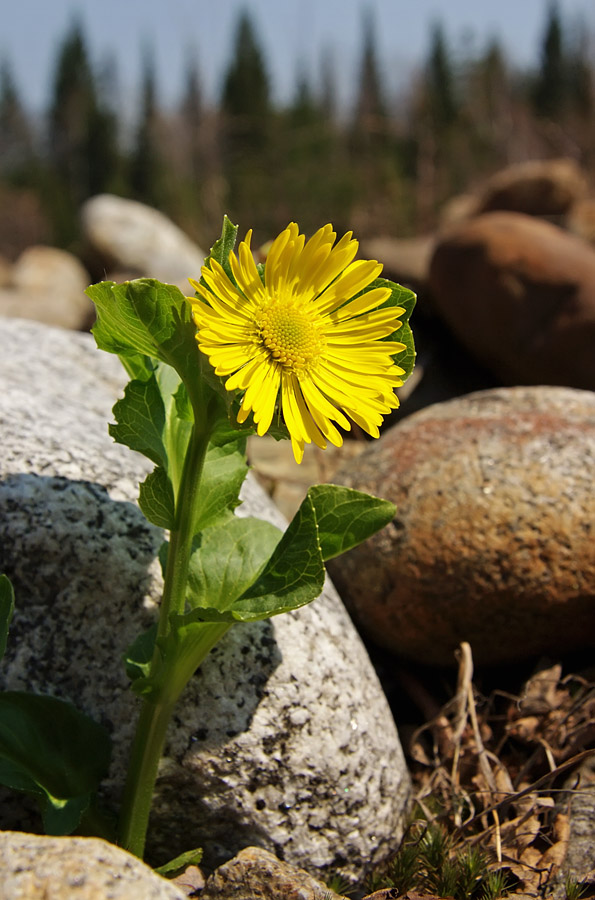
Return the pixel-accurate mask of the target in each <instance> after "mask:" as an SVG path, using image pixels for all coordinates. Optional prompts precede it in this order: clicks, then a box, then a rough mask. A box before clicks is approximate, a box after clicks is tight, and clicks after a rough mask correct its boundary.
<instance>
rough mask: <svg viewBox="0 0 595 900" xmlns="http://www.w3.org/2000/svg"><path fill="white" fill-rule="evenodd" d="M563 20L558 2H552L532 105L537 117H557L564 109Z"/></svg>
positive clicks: (565, 91)
mask: <svg viewBox="0 0 595 900" xmlns="http://www.w3.org/2000/svg"><path fill="white" fill-rule="evenodd" d="M567 89H568V83H567V71H566V62H565V58H564V38H563V32H562V21H561V18H560V14H559V11H558V7H557V5H556V3H551V4H550V7H549V12H548V20H547V23H546V27H545V31H544V35H543V41H542V46H541V61H540V66H539V71H538V73H537V78H536V80H535V86H534V89H533V98H532V99H533V107H534V109H535V112H536V113H537V115H538V116H542V117H543V118H548V119H551V118H554V117H555V116H557V115H559V113H560V112H561V110H562V108H563V106H564V102H565V98H566V95H567Z"/></svg>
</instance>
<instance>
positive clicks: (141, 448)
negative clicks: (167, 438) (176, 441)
mask: <svg viewBox="0 0 595 900" xmlns="http://www.w3.org/2000/svg"><path fill="white" fill-rule="evenodd" d="M113 414H114V418H115V419H116V422H115V424H112V425H110V426H109V433H110V435H111V436H112V437H113V439H114V440H115V441H116V442H117V443H118V444H124V445H125V446H127V447H130V449H131V450H136V451H138V452H139V453H142V454H144V456H147V457H148V458H149V459H150V460H152V462H154V463H156V464H157V465H159V466H164V467H167V451H166V449H165V446H164V443H163V432H164V430H165V406H164V403H163V398H162V396H161V391H160V388H159V385H158V383H157V378H156V377H155V374H154V373H152V374H151V376H150V377H149V378H148V379H147V380H146V381H137V380H134V381H130V382H129V383H128V384H127V385H126V388H125V390H124V397H123V398H122V399H121V400H118V401H117V403H116V404H115V406H114V408H113Z"/></svg>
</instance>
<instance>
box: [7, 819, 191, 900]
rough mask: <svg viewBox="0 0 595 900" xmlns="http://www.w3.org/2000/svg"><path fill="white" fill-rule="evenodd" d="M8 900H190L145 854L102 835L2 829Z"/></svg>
mask: <svg viewBox="0 0 595 900" xmlns="http://www.w3.org/2000/svg"><path fill="white" fill-rule="evenodd" d="M0 883H1V884H2V900H39V898H40V897H43V898H44V900H70V898H76V900H139V898H141V897H142V900H184V898H185V896H186V895H185V894H184V893H182V891H181V890H180V889H179V888H177V887H176V886H175V885H173V884H172V883H171V882H169V881H166V879H165V878H161V877H160V876H159V875H156V874H155V872H153V871H152V869H150V868H149V867H148V866H146V865H145V864H144V863H143V862H141V861H140V859H137V858H136V857H135V856H131V855H130V854H129V853H126V852H125V851H124V850H121V849H120V848H119V847H114V845H113V844H108V843H107V842H106V841H102V840H100V839H99V838H80V837H77V838H55V837H43V836H40V835H35V834H22V833H20V832H10V831H9V832H4V833H2V834H0Z"/></svg>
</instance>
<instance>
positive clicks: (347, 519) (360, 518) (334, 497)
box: [308, 484, 396, 560]
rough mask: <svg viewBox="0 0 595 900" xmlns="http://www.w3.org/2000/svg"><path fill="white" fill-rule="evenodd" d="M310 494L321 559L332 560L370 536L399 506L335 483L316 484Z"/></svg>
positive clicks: (390, 518)
mask: <svg viewBox="0 0 595 900" xmlns="http://www.w3.org/2000/svg"><path fill="white" fill-rule="evenodd" d="M308 497H309V498H310V500H311V501H312V504H313V506H314V509H315V511H316V523H317V525H318V540H319V542H320V547H321V552H322V558H323V559H324V560H327V559H333V557H335V556H339V554H340V553H345V551H346V550H350V549H351V548H352V547H357V545H358V544H361V542H362V541H365V540H366V539H367V538H369V537H371V536H372V535H373V534H375V533H376V532H377V531H380V529H381V528H384V526H385V525H388V523H389V522H390V521H391V520H392V519H393V518H394V515H395V512H396V506H395V505H394V503H390V502H389V501H388V500H379V499H378V498H377V497H372V496H370V494H364V493H362V492H361V491H354V490H352V489H351V488H346V487H342V486H338V485H336V484H315V485H314V486H313V487H311V488H309V490H308Z"/></svg>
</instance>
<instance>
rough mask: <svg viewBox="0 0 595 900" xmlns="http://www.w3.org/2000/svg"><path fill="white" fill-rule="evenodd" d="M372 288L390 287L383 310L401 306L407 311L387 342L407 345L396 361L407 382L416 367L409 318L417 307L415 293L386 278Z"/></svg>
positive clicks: (395, 358)
mask: <svg viewBox="0 0 595 900" xmlns="http://www.w3.org/2000/svg"><path fill="white" fill-rule="evenodd" d="M370 287H388V288H390V289H391V295H390V297H389V298H388V300H385V302H384V303H383V304H382V305H381V308H384V307H387V306H401V307H402V308H403V309H404V310H405V312H404V313H403V315H402V316H401V317H400V319H401V322H402V323H403V324H402V325H401V327H400V328H399V330H398V331H397V332H396V333H395V334H394V335H389V336H388V337H387V338H385V340H397V341H400V342H401V343H402V344H405V350H401V352H400V353H397V354H396V355H395V357H394V360H395V362H396V363H397V365H398V366H400V367H401V368H402V369H404V370H405V374H404V375H402V376H401V377H402V379H403V381H406V380H407V378H409V376H410V375H411V372H412V371H413V367H414V365H415V344H414V340H413V332H412V330H411V327H410V325H409V318H410V316H411V313H412V312H413V309H414V307H415V303H416V300H417V297H416V296H415V294H414V293H413V291H411V290H409V288H406V287H403V285H401V284H396V282H394V281H389V280H388V279H386V278H378V279H376V281H374V283H373V284H372V285H370ZM368 290H369V288H368Z"/></svg>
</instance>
